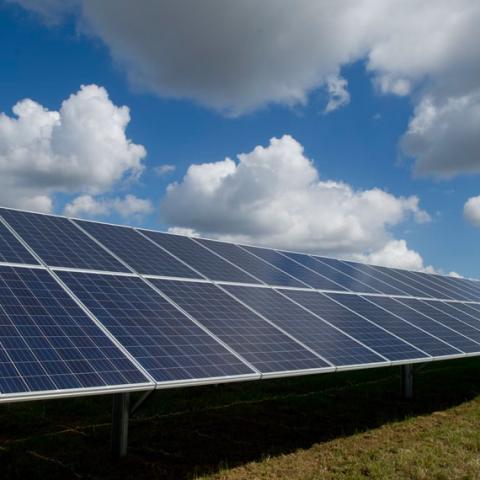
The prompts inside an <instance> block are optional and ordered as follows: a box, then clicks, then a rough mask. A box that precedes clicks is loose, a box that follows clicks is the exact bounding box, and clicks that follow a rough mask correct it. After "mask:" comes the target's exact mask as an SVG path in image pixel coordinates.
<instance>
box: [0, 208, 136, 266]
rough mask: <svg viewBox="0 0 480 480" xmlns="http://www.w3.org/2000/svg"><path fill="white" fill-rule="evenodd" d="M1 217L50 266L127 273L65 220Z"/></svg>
mask: <svg viewBox="0 0 480 480" xmlns="http://www.w3.org/2000/svg"><path fill="white" fill-rule="evenodd" d="M0 214H1V215H2V216H3V217H4V219H5V220H6V221H7V222H8V223H9V225H10V226H11V227H13V229H14V230H15V231H16V232H17V233H18V234H19V235H20V236H21V237H22V238H23V240H25V242H27V244H28V245H29V246H30V247H31V248H32V249H33V250H34V251H35V253H36V254H37V255H38V256H39V257H40V258H41V259H42V260H43V261H44V262H45V263H46V264H47V265H49V266H50V267H70V268H85V269H90V270H104V271H113V272H128V269H127V268H125V267H124V266H123V265H122V264H121V263H120V262H118V261H117V260H116V259H115V258H114V257H113V256H112V255H110V254H109V253H108V252H106V251H105V250H104V249H103V248H102V247H100V246H99V245H97V244H96V243H95V242H94V241H93V240H91V239H90V238H89V237H88V236H87V235H85V234H84V233H83V232H81V231H80V230H79V229H78V228H77V227H76V226H75V225H73V224H72V223H71V222H70V221H69V220H68V219H66V218H61V217H54V216H50V215H41V214H36V213H28V212H19V211H15V210H6V209H0Z"/></svg>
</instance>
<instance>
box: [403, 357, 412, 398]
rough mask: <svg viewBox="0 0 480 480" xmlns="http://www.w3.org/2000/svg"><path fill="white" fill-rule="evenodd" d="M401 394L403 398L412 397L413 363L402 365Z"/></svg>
mask: <svg viewBox="0 0 480 480" xmlns="http://www.w3.org/2000/svg"><path fill="white" fill-rule="evenodd" d="M401 369H402V395H403V398H404V399H405V400H411V399H412V398H413V365H402V366H401Z"/></svg>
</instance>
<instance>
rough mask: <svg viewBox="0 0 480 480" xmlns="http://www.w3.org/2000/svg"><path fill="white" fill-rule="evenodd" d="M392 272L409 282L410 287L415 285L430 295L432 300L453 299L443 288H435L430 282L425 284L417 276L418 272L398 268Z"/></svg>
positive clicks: (391, 270)
mask: <svg viewBox="0 0 480 480" xmlns="http://www.w3.org/2000/svg"><path fill="white" fill-rule="evenodd" d="M390 272H392V273H394V274H395V275H397V276H399V277H400V278H403V279H404V280H405V281H407V282H409V283H410V285H415V286H417V287H418V288H421V289H422V290H423V291H424V292H425V293H427V294H428V296H430V297H432V298H445V299H452V297H451V296H450V295H449V294H448V293H446V292H445V291H444V290H442V289H441V288H436V287H433V286H431V284H430V283H429V282H425V281H424V280H423V279H422V278H421V277H419V276H417V274H416V272H409V271H407V270H400V269H398V268H397V269H390Z"/></svg>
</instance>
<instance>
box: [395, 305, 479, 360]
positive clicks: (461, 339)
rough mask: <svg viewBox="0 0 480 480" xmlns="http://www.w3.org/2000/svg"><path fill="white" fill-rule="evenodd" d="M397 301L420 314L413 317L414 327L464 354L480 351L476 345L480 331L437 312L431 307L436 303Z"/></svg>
mask: <svg viewBox="0 0 480 480" xmlns="http://www.w3.org/2000/svg"><path fill="white" fill-rule="evenodd" d="M397 300H398V301H400V303H402V304H403V305H405V306H407V308H411V309H413V310H414V311H415V312H418V313H420V315H417V316H414V317H413V319H414V320H413V322H412V323H414V324H415V325H418V326H419V327H420V328H423V329H424V330H426V331H428V332H431V333H432V334H433V335H435V336H436V337H438V338H441V339H442V340H444V341H445V342H447V343H448V344H450V345H452V346H454V347H455V348H458V349H459V350H461V351H463V352H465V353H472V352H478V351H480V344H479V343H478V341H480V331H477V330H475V329H473V328H471V327H469V326H468V325H465V324H463V323H462V322H459V321H458V320H456V319H455V318H453V317H450V316H449V315H446V314H445V313H443V312H441V311H439V310H437V309H436V308H435V307H434V306H433V305H434V304H436V303H438V302H424V301H422V300H417V299H412V298H405V299H403V298H402V299H401V300H399V299H397ZM427 317H428V318H427Z"/></svg>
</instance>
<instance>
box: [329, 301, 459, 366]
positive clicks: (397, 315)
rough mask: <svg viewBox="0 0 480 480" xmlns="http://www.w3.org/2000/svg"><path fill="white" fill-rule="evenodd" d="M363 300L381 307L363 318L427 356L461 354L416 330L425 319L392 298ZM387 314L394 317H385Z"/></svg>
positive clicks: (373, 305) (373, 309)
mask: <svg viewBox="0 0 480 480" xmlns="http://www.w3.org/2000/svg"><path fill="white" fill-rule="evenodd" d="M363 298H364V299H365V301H370V302H372V307H375V306H376V305H378V306H379V307H381V308H372V309H371V310H370V311H368V315H367V313H366V314H365V316H368V318H369V320H371V321H373V322H375V323H377V324H378V325H380V326H382V327H384V328H386V329H387V330H388V331H389V332H392V333H394V334H395V335H397V336H399V337H400V338H403V339H404V340H405V341H407V342H409V343H411V344H412V345H414V346H415V347H417V348H419V349H421V350H423V351H424V352H426V353H428V354H429V355H432V356H434V357H441V356H446V355H455V354H459V353H461V352H460V351H459V350H458V349H456V348H454V347H452V346H450V345H447V344H446V343H445V342H444V341H441V340H439V339H437V338H435V337H433V336H432V335H430V334H429V333H426V332H425V331H423V330H420V328H417V327H416V326H415V324H416V323H418V324H420V322H423V321H424V320H425V319H424V318H423V319H421V315H420V314H419V313H416V312H414V311H413V310H411V309H409V308H407V307H406V306H405V305H402V304H401V303H400V302H397V301H396V300H394V299H393V298H387V297H373V296H372V297H368V299H367V297H363ZM336 299H337V300H338V301H342V299H341V298H339V296H338V297H336ZM343 301H344V300H343ZM382 309H384V310H382ZM385 310H386V311H385ZM365 311H367V307H366V308H365ZM387 312H390V313H392V314H394V315H386V313H387ZM404 320H405V321H404ZM422 328H423V327H422Z"/></svg>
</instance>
